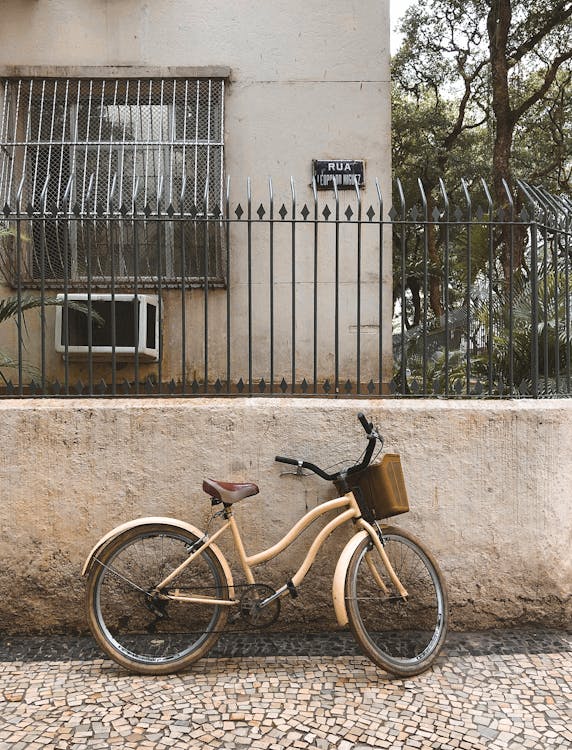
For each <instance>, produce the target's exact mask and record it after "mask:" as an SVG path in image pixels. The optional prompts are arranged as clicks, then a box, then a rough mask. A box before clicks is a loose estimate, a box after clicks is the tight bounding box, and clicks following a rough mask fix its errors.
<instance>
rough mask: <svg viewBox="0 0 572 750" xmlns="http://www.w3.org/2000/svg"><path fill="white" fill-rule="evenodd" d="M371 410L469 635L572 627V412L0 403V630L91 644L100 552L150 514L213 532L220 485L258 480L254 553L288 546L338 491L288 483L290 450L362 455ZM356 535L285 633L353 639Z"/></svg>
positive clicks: (514, 406)
mask: <svg viewBox="0 0 572 750" xmlns="http://www.w3.org/2000/svg"><path fill="white" fill-rule="evenodd" d="M358 411H363V412H364V413H366V414H367V415H369V416H370V417H371V418H372V419H373V420H374V421H375V422H376V423H377V424H379V426H380V428H381V431H382V433H383V434H384V435H385V436H386V446H385V447H386V450H389V451H392V452H398V453H400V454H401V455H402V459H403V464H404V469H405V473H406V480H407V483H408V489H409V495H410V504H411V507H412V510H411V512H410V513H409V514H408V515H407V516H401V517H399V518H397V519H395V520H396V523H398V524H403V525H404V526H406V527H408V528H410V529H411V530H412V531H413V532H414V533H415V534H416V535H417V536H419V537H420V538H421V539H422V540H423V541H424V542H425V543H426V544H427V546H428V547H429V548H430V549H431V550H432V551H433V552H434V554H435V555H436V557H437V559H438V560H439V562H440V564H441V566H442V568H443V570H444V572H445V574H446V576H447V580H448V585H449V590H450V599H451V610H452V621H453V622H452V624H453V626H454V627H455V628H457V629H480V628H489V627H495V626H498V627H501V626H514V625H518V626H523V625H527V624H536V625H542V626H545V627H561V626H563V625H568V624H569V622H570V616H571V614H572V607H571V601H572V598H571V594H572V553H571V550H572V462H571V461H570V455H572V429H571V428H570V423H571V418H572V401H558V400H555V401H537V402H534V401H517V402H516V401H515V402H492V401H479V402H469V401H433V400H430V401H410V402H409V401H407V402H406V401H393V400H386V401H368V400H360V401H357V400H348V401H343V400H340V401H333V400H311V399H307V400H306V399H232V400H227V399H208V400H203V399H187V400H184V399H168V400H157V399H155V400H152V399H142V400H133V399H129V400H127V399H119V400H103V399H102V400H89V401H88V400H83V401H79V400H70V401H63V400H39V399H31V400H25V401H24V400H21V401H2V402H0V420H1V424H2V433H3V441H2V442H3V451H2V456H1V458H0V491H1V497H2V501H1V503H0V523H1V525H2V530H3V533H2V542H1V552H2V566H0V602H1V603H0V630H1V631H2V632H6V633H8V632H12V633H16V632H17V633H34V632H35V633H38V632H65V631H78V632H82V631H84V630H85V628H86V624H85V619H84V615H83V598H82V597H83V581H82V580H81V578H80V570H81V566H82V563H83V560H84V558H85V556H86V555H87V553H88V552H89V550H90V548H91V546H92V544H93V543H95V541H96V540H97V539H98V538H99V537H100V536H101V535H102V534H103V533H104V532H106V531H108V530H109V529H110V528H112V527H113V526H115V525H117V524H119V523H121V522H123V521H126V520H129V519H131V518H135V517H137V516H142V515H173V516H177V517H180V518H183V519H185V520H187V521H189V522H191V523H194V524H195V525H198V526H201V527H202V526H204V525H205V524H206V522H207V520H208V517H209V515H210V506H209V503H208V500H207V499H206V497H205V496H204V494H203V493H202V492H201V482H202V479H203V477H205V476H210V477H212V478H215V479H223V480H224V479H227V480H252V481H256V482H257V483H258V484H259V486H260V490H261V494H260V496H258V497H256V498H249V499H247V500H245V501H243V502H242V503H241V504H240V506H238V508H237V515H238V518H239V523H240V524H241V527H242V529H243V531H244V534H245V538H246V539H248V541H249V544H248V547H247V551H248V552H254V551H259V550H260V549H261V548H262V547H265V546H269V545H270V544H273V543H275V542H276V541H277V540H278V539H279V538H280V537H281V536H282V535H283V534H284V533H285V531H286V530H287V529H288V528H289V527H290V525H291V524H292V523H293V522H294V521H295V520H296V519H297V518H299V517H300V516H301V515H302V514H303V513H304V512H305V511H306V509H307V508H310V507H313V506H314V505H315V504H316V503H317V502H319V501H320V500H321V499H324V498H326V497H330V496H332V495H333V492H332V490H331V489H330V488H329V486H328V485H327V484H326V483H325V482H323V481H322V480H319V479H317V478H314V477H308V478H305V479H300V478H298V477H295V476H293V475H291V474H289V475H285V476H283V475H282V474H283V472H284V470H285V469H286V470H287V467H284V466H283V465H279V464H276V463H275V462H274V460H273V459H274V455H275V454H277V453H280V454H283V455H291V456H294V457H303V458H308V459H310V460H313V461H314V462H315V463H317V464H319V465H324V466H331V465H332V464H333V463H335V462H336V461H340V460H343V459H344V458H347V457H348V456H350V457H354V458H357V457H358V456H359V454H360V452H361V450H362V448H363V433H362V432H361V428H360V426H359V424H358V422H357V420H356V414H357V412H358ZM350 532H351V530H348V531H345V530H341V531H340V532H339V533H337V534H336V535H334V537H333V538H332V539H331V540H330V541H328V543H327V545H326V547H325V549H324V554H323V555H322V557H321V558H320V559H319V561H317V563H316V564H315V566H314V568H313V569H312V570H311V571H310V574H309V576H308V578H307V579H306V582H305V585H304V586H303V588H302V591H301V594H302V595H301V596H300V597H299V598H298V599H297V600H295V601H292V602H290V601H288V602H286V603H285V607H284V610H283V612H284V616H283V620H282V624H283V626H284V628H288V629H296V628H298V629H302V630H310V629H329V628H333V627H335V621H334V617H333V610H332V606H331V596H330V589H331V577H332V573H333V567H334V565H335V560H336V557H337V554H338V552H339V550H340V547H341V545H342V544H343V543H344V541H345V539H346V538H347V536H348V534H349V533H350ZM308 543H309V542H308V538H307V535H305V537H303V539H302V540H301V542H298V543H296V545H294V546H293V547H292V548H291V549H289V550H288V551H287V553H285V554H284V555H283V556H281V557H280V558H278V559H277V560H276V561H274V562H273V563H271V564H270V565H268V566H262V567H261V568H260V569H259V571H260V572H259V580H260V581H261V582H265V583H270V584H271V585H275V586H279V585H281V584H282V583H283V582H284V580H285V579H286V578H287V577H289V576H290V575H291V574H292V573H293V572H294V570H295V569H296V567H297V565H298V564H299V563H300V562H301V560H302V558H303V555H304V551H305V549H306V548H307V545H308ZM222 546H223V549H224V550H225V552H229V556H230V551H229V548H228V547H227V546H226V545H224V544H223V545H222Z"/></svg>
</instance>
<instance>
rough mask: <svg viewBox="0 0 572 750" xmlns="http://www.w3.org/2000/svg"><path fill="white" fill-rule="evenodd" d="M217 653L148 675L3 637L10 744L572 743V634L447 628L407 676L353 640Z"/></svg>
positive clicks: (0, 730)
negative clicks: (178, 670)
mask: <svg viewBox="0 0 572 750" xmlns="http://www.w3.org/2000/svg"><path fill="white" fill-rule="evenodd" d="M233 650H234V651H233ZM230 652H233V653H232V654H231V655H229V653H230ZM253 652H255V653H258V654H259V655H257V656H252V655H248V654H252V653H253ZM264 653H273V655H260V654H264ZM218 654H219V655H218V657H216V658H208V659H203V660H202V661H200V662H198V663H197V664H196V665H195V666H194V667H193V668H192V669H190V670H189V671H187V672H184V673H182V674H180V675H171V676H168V677H141V676H133V675H129V674H127V673H126V672H123V671H122V670H120V669H119V668H118V667H116V665H115V664H114V663H113V662H111V661H109V660H107V659H103V658H102V657H101V654H100V653H99V651H98V650H97V648H96V647H95V645H94V644H93V642H92V641H91V640H90V639H77V638H75V639H74V638H52V639H24V638H19V639H8V638H5V639H0V750H8V749H9V750H40V748H43V750H84V749H86V748H89V749H92V748H93V750H98V749H101V750H104V748H113V747H117V748H141V749H143V748H157V749H158V750H167V748H191V749H194V748H197V749H198V748H207V749H209V748H217V749H218V748H225V749H229V750H230V749H231V748H243V747H244V748H247V747H249V748H250V747H251V748H254V749H255V750H266V749H267V750H285V749H286V748H300V749H301V750H304V749H305V748H316V749H317V750H330V749H331V748H332V749H333V748H336V750H367V749H369V748H391V750H399V749H400V748H427V749H428V750H429V748H430V750H449V749H451V748H461V749H462V750H485V749H486V750H500V749H501V748H503V749H504V748H508V749H509V750H522V749H525V748H529V749H530V750H543V749H544V748H555V749H556V748H558V749H559V750H560V749H561V750H569V749H570V748H571V747H572V730H571V728H570V727H571V725H572V633H567V634H566V633H554V632H546V631H536V632H534V633H533V632H526V633H523V632H505V633H486V634H470V635H467V634H451V636H450V638H449V640H448V642H447V645H446V647H445V649H444V652H443V654H442V655H441V657H440V658H439V660H438V662H437V664H436V666H435V667H434V668H433V669H432V670H431V671H429V672H426V673H425V674H423V675H420V676H419V677H415V678H413V679H409V680H402V679H395V678H391V677H389V676H388V675H387V674H386V673H384V672H382V671H380V670H377V669H376V668H375V667H374V665H373V664H371V662H369V660H368V659H366V658H365V657H362V656H359V655H356V653H355V652H354V648H353V644H352V643H351V640H350V639H349V638H347V637H346V634H343V633H342V634H334V636H333V637H328V636H327V635H321V636H314V637H305V638H304V637H302V636H297V637H287V636H277V635H275V636H272V635H270V636H269V635H260V636H256V637H254V638H253V637H248V638H242V639H240V638H239V639H237V638H235V639H234V640H233V642H232V643H225V642H224V641H223V642H222V643H221V647H220V648H219V651H218Z"/></svg>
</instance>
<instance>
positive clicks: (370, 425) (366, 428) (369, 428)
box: [357, 411, 373, 435]
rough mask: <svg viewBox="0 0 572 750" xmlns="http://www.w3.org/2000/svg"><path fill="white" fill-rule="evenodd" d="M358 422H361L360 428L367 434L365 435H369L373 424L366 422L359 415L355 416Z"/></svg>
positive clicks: (360, 414)
mask: <svg viewBox="0 0 572 750" xmlns="http://www.w3.org/2000/svg"><path fill="white" fill-rule="evenodd" d="M357 416H358V419H359V421H360V422H361V426H362V427H363V428H364V430H365V431H366V432H367V434H368V435H369V434H371V431H372V430H373V424H372V423H371V422H368V421H367V419H366V418H365V416H364V415H363V414H362V413H361V411H360V413H359V414H358V415H357Z"/></svg>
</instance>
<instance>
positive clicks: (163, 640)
mask: <svg viewBox="0 0 572 750" xmlns="http://www.w3.org/2000/svg"><path fill="white" fill-rule="evenodd" d="M197 542H198V538H197V537H196V536H195V535H194V534H191V533H190V532H187V531H185V530H182V529H179V528H177V527H174V526H167V525H163V524H150V525H148V526H142V527H136V528H133V529H129V530H128V531H126V532H124V533H122V534H120V535H119V536H118V537H117V539H114V540H113V542H111V543H110V544H109V545H108V546H107V547H105V548H104V549H103V550H102V551H101V552H100V554H99V555H98V557H97V559H96V560H95V561H94V563H93V565H92V568H91V571H90V574H89V578H88V586H87V610H88V617H89V624H90V627H91V630H92V632H93V635H94V637H95V639H96V640H97V642H98V643H99V645H100V646H101V647H102V648H103V650H104V651H105V652H106V653H107V654H108V655H109V656H110V657H111V658H112V659H114V660H115V661H116V662H117V663H118V664H121V666H123V667H125V668H126V669H128V670H130V671H132V672H139V673H142V674H166V673H169V672H177V671H179V670H181V669H184V668H185V667H187V666H188V665H189V664H191V663H192V662H194V661H196V660H197V659H199V658H200V657H201V656H203V655H204V654H206V653H207V652H208V651H209V649H211V648H212V647H213V646H214V644H215V643H216V641H217V639H218V637H219V635H220V632H221V631H222V629H223V628H224V625H225V623H226V620H227V610H228V607H227V606H226V605H220V604H218V605H217V604H212V603H197V602H187V601H183V600H181V599H166V598H163V597H162V596H161V595H160V594H161V593H163V594H169V593H175V590H177V593H176V594H175V595H179V596H181V595H182V596H194V597H197V596H200V597H210V598H212V599H228V598H229V596H228V584H227V580H226V576H225V574H224V571H223V569H222V566H221V564H220V562H219V560H218V559H217V557H216V555H215V554H214V553H213V552H212V550H210V549H209V548H205V549H204V550H202V551H201V553H200V554H199V555H197V557H196V558H195V559H194V560H193V561H192V562H191V563H190V564H189V565H188V566H187V567H185V568H184V569H183V570H181V572H180V573H179V574H178V575H177V577H176V578H175V579H174V580H173V581H172V582H171V583H170V584H169V587H168V588H169V591H164V592H160V593H159V595H158V593H157V592H156V591H155V588H156V586H157V584H159V583H161V581H163V580H164V579H165V578H166V577H167V576H168V575H169V574H170V573H172V572H173V571H174V570H176V569H177V568H178V567H179V566H180V565H181V564H182V563H183V562H184V561H185V560H186V559H188V557H189V555H190V554H192V552H193V551H194V549H196V548H197V546H196V545H197Z"/></svg>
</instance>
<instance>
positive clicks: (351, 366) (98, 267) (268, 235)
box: [0, 180, 572, 398]
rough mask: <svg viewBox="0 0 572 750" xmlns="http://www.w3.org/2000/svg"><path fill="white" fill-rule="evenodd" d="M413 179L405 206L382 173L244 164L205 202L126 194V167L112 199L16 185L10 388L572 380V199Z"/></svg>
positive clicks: (341, 389)
mask: <svg viewBox="0 0 572 750" xmlns="http://www.w3.org/2000/svg"><path fill="white" fill-rule="evenodd" d="M207 184H208V180H207ZM414 188H415V189H413V190H411V192H408V191H407V190H406V188H405V187H404V185H403V184H402V183H401V182H400V181H399V180H398V181H397V182H396V185H395V195H394V201H393V206H390V201H387V202H385V203H384V199H383V195H382V191H381V189H380V185H379V182H377V181H376V182H375V186H374V187H373V191H372V189H371V188H369V189H367V190H360V189H359V187H358V186H357V182H356V184H355V186H354V189H353V190H351V191H349V192H348V191H342V190H338V188H337V186H336V185H335V184H334V185H333V189H330V190H328V191H327V192H323V191H319V190H318V189H317V186H316V184H315V183H314V184H313V185H312V187H311V190H310V191H309V192H306V190H303V191H299V190H298V189H297V187H296V185H295V183H294V181H293V180H291V181H290V185H289V186H288V188H287V189H286V193H285V194H284V195H282V196H281V197H279V195H278V193H277V191H276V190H275V187H274V185H273V183H272V181H269V182H268V184H267V186H265V188H264V190H263V192H262V198H260V197H255V196H254V191H253V187H252V183H251V181H250V180H248V181H247V184H246V191H245V193H244V194H243V195H241V198H240V200H236V199H235V198H234V194H233V193H231V187H230V180H228V181H227V182H226V186H225V191H224V194H223V201H222V205H220V206H218V205H214V206H212V205H210V206H209V208H208V210H205V206H204V205H201V203H200V202H199V204H198V205H196V202H193V203H192V204H191V205H189V201H188V200H187V199H186V195H185V184H184V182H183V184H182V186H181V192H180V195H179V196H177V199H176V200H170V198H171V197H172V196H170V197H168V196H166V195H165V196H163V190H162V187H161V184H158V185H157V189H156V190H155V191H154V199H153V201H151V202H149V201H147V202H144V200H143V199H142V197H141V195H140V193H139V192H138V190H137V182H136V181H135V184H134V189H133V192H132V194H131V195H130V196H129V200H126V199H125V197H123V199H122V202H121V203H120V204H119V202H115V201H114V191H113V180H111V181H110V191H109V194H108V195H107V200H106V201H101V200H97V199H92V197H91V195H90V194H89V190H90V187H89V181H86V188H85V190H86V195H85V196H83V197H82V198H83V199H82V201H78V200H77V199H74V200H73V201H72V196H76V195H77V190H76V189H75V188H73V186H72V185H71V183H70V184H68V187H67V190H66V191H65V192H64V194H63V198H62V200H61V201H60V202H59V203H58V204H53V205H51V206H50V205H48V204H47V203H46V202H43V203H42V202H41V201H40V202H39V204H38V205H33V204H32V203H28V204H27V205H22V189H20V190H19V191H17V192H16V194H15V197H14V200H13V202H12V204H9V203H5V205H4V206H3V207H2V214H1V215H0V219H1V223H0V232H2V234H3V236H2V238H1V245H2V246H1V250H0V263H1V269H2V272H3V274H4V276H5V278H6V280H7V287H6V288H5V289H4V296H5V297H9V298H11V299H9V300H8V302H12V303H13V307H12V308H10V310H7V309H4V308H8V302H5V303H2V305H4V308H2V309H0V321H2V320H3V318H2V313H4V314H5V317H6V320H4V321H3V322H1V323H0V350H1V353H0V357H1V359H0V378H1V379H2V383H1V384H0V385H1V390H0V393H1V395H3V396H27V395H32V396H126V395H161V396H170V395H183V396H193V395H203V396H211V395H212V396H223V395H226V396H233V395H251V396H268V395H272V396H281V395H318V396H334V397H351V396H362V397H363V396H366V397H391V396H393V397H399V396H410V397H420V396H423V397H430V396H435V395H439V396H445V397H465V398H466V397H522V396H529V397H542V396H549V395H568V394H569V393H570V392H571V377H572V372H571V362H570V345H571V341H572V332H571V320H570V303H571V294H570V283H569V282H570V253H571V251H572V228H571V221H572V202H571V201H570V199H569V198H566V197H562V196H561V197H555V196H552V195H549V194H548V193H546V192H545V191H544V190H542V189H540V188H536V187H533V186H530V185H528V184H526V183H519V185H518V190H517V191H515V192H514V194H513V193H511V191H510V190H509V189H508V186H506V201H504V205H503V206H496V205H495V204H494V202H493V200H492V198H491V193H490V191H489V189H488V187H487V185H486V183H485V182H482V183H481V184H479V185H472V186H471V187H469V186H468V185H467V184H466V183H465V182H463V183H462V184H461V186H460V188H459V189H458V190H451V192H450V193H449V192H448V191H447V189H446V187H445V185H444V184H443V182H440V184H439V187H438V189H437V190H435V191H433V193H429V192H426V190H425V189H424V187H423V185H422V183H421V182H420V181H419V183H418V185H417V186H414ZM372 193H373V195H372ZM372 198H373V199H372ZM205 201H206V199H205ZM392 254H393V264H392V262H391V256H392ZM392 279H393V281H392ZM10 287H12V289H11V290H10ZM31 300H33V301H31ZM30 306H36V307H37V308H38V311H39V314H36V313H33V312H32V311H27V308H28V307H30ZM8 317H12V318H13V321H14V323H15V325H13V324H12V323H11V322H10V321H9V320H8V319H7V318H8Z"/></svg>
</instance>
